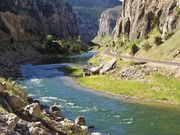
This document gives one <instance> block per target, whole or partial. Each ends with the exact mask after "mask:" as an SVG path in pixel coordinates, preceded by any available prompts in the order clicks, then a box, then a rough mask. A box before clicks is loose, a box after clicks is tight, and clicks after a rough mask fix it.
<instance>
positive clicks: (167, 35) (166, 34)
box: [164, 32, 174, 40]
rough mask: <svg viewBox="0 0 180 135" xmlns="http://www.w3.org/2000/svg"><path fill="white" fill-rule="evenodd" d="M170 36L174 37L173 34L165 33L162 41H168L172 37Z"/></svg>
mask: <svg viewBox="0 0 180 135" xmlns="http://www.w3.org/2000/svg"><path fill="white" fill-rule="evenodd" d="M172 35H174V33H173V32H166V33H165V37H164V39H165V40H168V39H170V38H171V37H172Z"/></svg>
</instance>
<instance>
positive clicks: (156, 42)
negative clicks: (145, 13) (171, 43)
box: [154, 36, 163, 46]
mask: <svg viewBox="0 0 180 135" xmlns="http://www.w3.org/2000/svg"><path fill="white" fill-rule="evenodd" d="M154 43H155V44H156V45H157V46H159V45H161V44H162V43H163V41H162V38H161V37H160V36H156V37H154Z"/></svg>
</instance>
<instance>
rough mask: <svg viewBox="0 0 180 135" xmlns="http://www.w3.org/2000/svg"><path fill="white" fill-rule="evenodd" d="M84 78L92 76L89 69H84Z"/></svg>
mask: <svg viewBox="0 0 180 135" xmlns="http://www.w3.org/2000/svg"><path fill="white" fill-rule="evenodd" d="M83 76H84V77H85V76H91V71H90V70H88V69H83Z"/></svg>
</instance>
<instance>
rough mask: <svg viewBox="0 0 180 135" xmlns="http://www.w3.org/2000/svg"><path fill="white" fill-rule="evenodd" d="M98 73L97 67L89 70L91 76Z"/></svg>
mask: <svg viewBox="0 0 180 135" xmlns="http://www.w3.org/2000/svg"><path fill="white" fill-rule="evenodd" d="M99 71H100V68H99V67H92V68H90V72H91V73H92V75H98V74H99Z"/></svg>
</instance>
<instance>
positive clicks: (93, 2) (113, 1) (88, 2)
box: [69, 0, 120, 8]
mask: <svg viewBox="0 0 180 135" xmlns="http://www.w3.org/2000/svg"><path fill="white" fill-rule="evenodd" d="M69 2H70V3H71V4H72V5H73V6H81V7H103V8H108V7H114V6H115V5H118V4H119V3H120V2H119V1H118V0H69Z"/></svg>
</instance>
